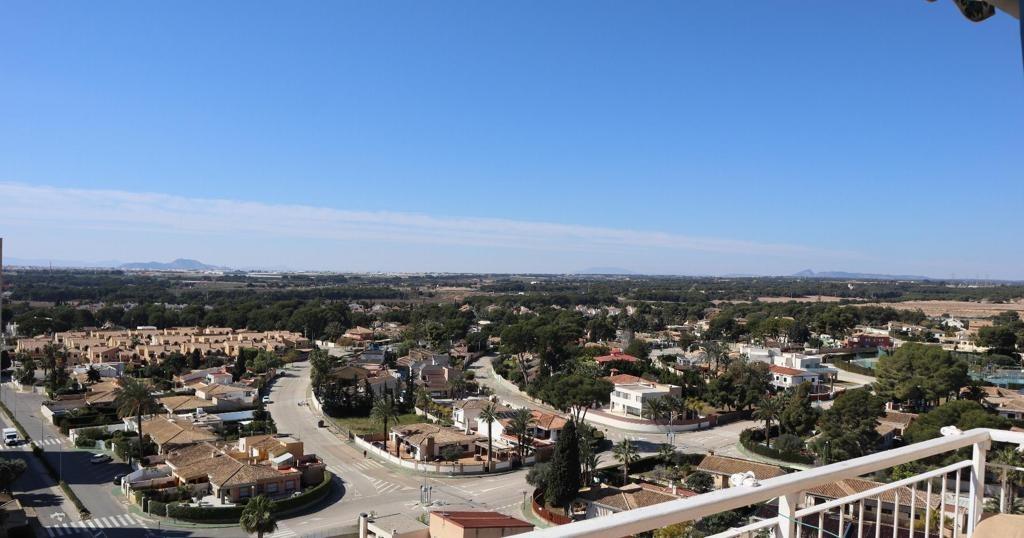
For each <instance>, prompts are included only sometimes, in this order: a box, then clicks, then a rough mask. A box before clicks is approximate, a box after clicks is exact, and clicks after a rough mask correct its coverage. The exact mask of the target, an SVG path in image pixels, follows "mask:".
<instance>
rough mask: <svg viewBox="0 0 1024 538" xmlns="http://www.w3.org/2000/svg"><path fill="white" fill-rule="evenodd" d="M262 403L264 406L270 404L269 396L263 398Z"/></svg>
mask: <svg viewBox="0 0 1024 538" xmlns="http://www.w3.org/2000/svg"><path fill="white" fill-rule="evenodd" d="M263 403H265V404H268V403H270V396H264V397H263Z"/></svg>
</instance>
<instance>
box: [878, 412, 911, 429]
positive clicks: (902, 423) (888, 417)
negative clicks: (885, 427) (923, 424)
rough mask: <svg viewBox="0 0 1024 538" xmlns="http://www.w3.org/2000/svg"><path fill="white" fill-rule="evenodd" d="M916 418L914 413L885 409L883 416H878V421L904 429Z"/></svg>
mask: <svg viewBox="0 0 1024 538" xmlns="http://www.w3.org/2000/svg"><path fill="white" fill-rule="evenodd" d="M916 419H917V415H916V414H914V413H900V412H899V411H886V412H885V416H883V417H882V418H879V419H878V421H879V422H881V423H883V424H891V425H893V426H895V427H897V428H901V429H906V428H909V427H910V424H911V423H912V422H914V420H916Z"/></svg>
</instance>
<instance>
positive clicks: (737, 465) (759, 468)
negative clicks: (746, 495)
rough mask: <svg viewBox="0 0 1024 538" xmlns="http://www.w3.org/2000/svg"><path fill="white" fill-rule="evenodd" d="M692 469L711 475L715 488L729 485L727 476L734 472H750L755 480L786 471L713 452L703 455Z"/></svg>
mask: <svg viewBox="0 0 1024 538" xmlns="http://www.w3.org/2000/svg"><path fill="white" fill-rule="evenodd" d="M694 469H695V470H697V471H704V472H705V473H708V474H709V475H711V477H712V478H714V481H715V489H724V488H727V487H729V477H730V476H732V475H734V474H739V473H746V472H752V473H754V477H755V478H756V479H757V480H767V479H769V478H775V477H777V476H782V475H784V474H786V471H784V470H782V468H781V467H777V466H775V465H769V464H767V463H758V462H756V461H750V460H744V459H740V458H730V457H727V456H716V455H714V454H711V455H707V456H704V459H702V460H701V461H700V463H699V464H698V465H697V467H695V468H694Z"/></svg>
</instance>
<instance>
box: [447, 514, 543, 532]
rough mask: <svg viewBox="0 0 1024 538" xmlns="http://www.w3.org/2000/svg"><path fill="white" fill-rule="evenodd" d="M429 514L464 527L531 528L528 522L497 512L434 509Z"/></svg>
mask: <svg viewBox="0 0 1024 538" xmlns="http://www.w3.org/2000/svg"><path fill="white" fill-rule="evenodd" d="M431 515H436V516H438V517H440V518H442V519H445V520H447V521H450V522H452V523H454V524H456V525H458V526H460V527H462V528H464V529H496V528H508V527H527V528H530V529H532V528H533V525H532V524H530V523H527V522H525V521H522V520H520V519H516V518H514V517H511V516H506V515H505V514H501V513H498V512H446V511H436V512H431Z"/></svg>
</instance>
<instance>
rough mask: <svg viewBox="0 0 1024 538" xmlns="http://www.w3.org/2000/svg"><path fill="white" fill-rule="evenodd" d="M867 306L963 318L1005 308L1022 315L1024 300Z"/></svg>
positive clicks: (981, 315) (927, 302)
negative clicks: (990, 302)
mask: <svg viewBox="0 0 1024 538" xmlns="http://www.w3.org/2000/svg"><path fill="white" fill-rule="evenodd" d="M868 306H888V307H891V308H897V309H900V310H921V311H922V312H924V313H925V315H928V316H941V315H942V314H949V315H951V316H954V317H963V318H987V317H991V316H994V315H996V314H998V313H1000V312H1005V311H1007V310H1016V311H1017V312H1020V313H1021V314H1022V315H1024V300H1018V301H1017V302H1015V303H1003V304H988V303H974V302H970V301H904V302H900V303H871V304H870V305H868Z"/></svg>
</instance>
